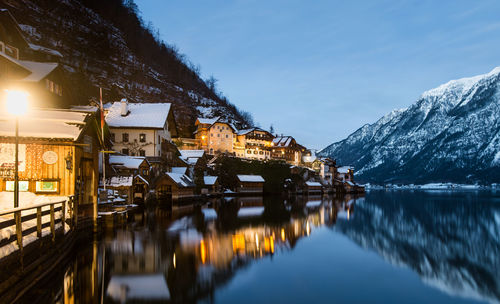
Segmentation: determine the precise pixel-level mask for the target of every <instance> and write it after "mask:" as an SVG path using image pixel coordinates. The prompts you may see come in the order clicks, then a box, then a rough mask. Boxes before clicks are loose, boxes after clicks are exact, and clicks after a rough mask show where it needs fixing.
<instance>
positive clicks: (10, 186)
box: [5, 181, 30, 192]
mask: <svg viewBox="0 0 500 304" xmlns="http://www.w3.org/2000/svg"><path fill="white" fill-rule="evenodd" d="M29 184H30V182H29V181H19V191H22V192H26V191H28V187H29ZM5 191H14V181H5Z"/></svg>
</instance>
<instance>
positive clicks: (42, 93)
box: [0, 9, 71, 108]
mask: <svg viewBox="0 0 500 304" xmlns="http://www.w3.org/2000/svg"><path fill="white" fill-rule="evenodd" d="M61 58H62V55H61V53H59V52H58V51H56V50H52V49H50V48H47V47H42V46H39V45H36V44H33V43H30V42H29V41H28V40H27V39H26V37H25V35H24V33H23V30H22V29H21V27H20V26H19V24H18V23H17V21H16V19H14V17H13V16H12V14H11V13H10V12H9V11H8V10H6V9H0V66H1V67H2V72H1V73H0V82H2V85H3V86H4V87H5V88H6V89H8V88H13V89H18V90H19V89H22V90H25V91H28V92H29V93H30V95H32V96H36V98H33V101H32V103H33V104H32V106H35V107H44V108H46V107H64V106H65V105H66V104H65V102H66V103H67V102H68V100H67V98H66V99H65V100H63V98H62V97H63V94H64V92H65V90H66V89H64V91H63V82H64V72H63V70H62V67H61V66H60V65H59V60H60V59H61ZM70 102H71V101H70Z"/></svg>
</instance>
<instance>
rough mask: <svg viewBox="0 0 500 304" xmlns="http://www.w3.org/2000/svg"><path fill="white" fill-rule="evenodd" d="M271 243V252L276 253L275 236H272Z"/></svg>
mask: <svg viewBox="0 0 500 304" xmlns="http://www.w3.org/2000/svg"><path fill="white" fill-rule="evenodd" d="M270 243H271V253H274V237H273V236H271V237H270Z"/></svg>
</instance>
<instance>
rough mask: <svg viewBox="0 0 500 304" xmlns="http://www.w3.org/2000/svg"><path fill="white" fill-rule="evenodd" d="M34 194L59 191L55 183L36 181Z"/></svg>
mask: <svg viewBox="0 0 500 304" xmlns="http://www.w3.org/2000/svg"><path fill="white" fill-rule="evenodd" d="M35 188H36V192H51V193H55V192H58V191H59V188H58V182H57V181H37V182H36V184H35Z"/></svg>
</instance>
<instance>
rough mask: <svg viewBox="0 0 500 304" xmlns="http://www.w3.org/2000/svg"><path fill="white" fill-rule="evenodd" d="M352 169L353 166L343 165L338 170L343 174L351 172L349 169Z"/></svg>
mask: <svg viewBox="0 0 500 304" xmlns="http://www.w3.org/2000/svg"><path fill="white" fill-rule="evenodd" d="M352 169H353V167H351V166H342V167H338V168H337V172H338V173H342V174H346V173H349V170H352Z"/></svg>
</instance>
